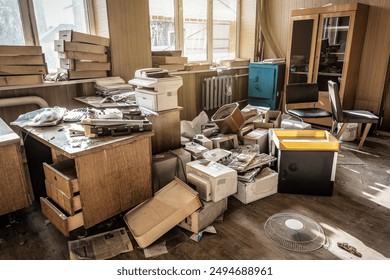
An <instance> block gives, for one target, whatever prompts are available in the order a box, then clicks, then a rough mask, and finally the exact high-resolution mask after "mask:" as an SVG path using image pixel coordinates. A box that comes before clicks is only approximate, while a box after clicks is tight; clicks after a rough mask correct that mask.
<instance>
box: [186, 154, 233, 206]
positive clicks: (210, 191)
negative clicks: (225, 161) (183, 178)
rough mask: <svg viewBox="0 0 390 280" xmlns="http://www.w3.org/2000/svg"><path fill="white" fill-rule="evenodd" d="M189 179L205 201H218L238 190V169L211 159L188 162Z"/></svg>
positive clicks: (187, 173)
mask: <svg viewBox="0 0 390 280" xmlns="http://www.w3.org/2000/svg"><path fill="white" fill-rule="evenodd" d="M186 175H187V181H188V183H190V184H191V185H193V186H195V188H196V191H197V192H198V193H199V197H200V198H201V199H203V200H204V201H210V200H211V201H213V202H218V201H220V200H222V199H224V198H225V197H228V196H229V195H232V194H234V193H236V192H237V171H236V170H234V169H231V168H229V167H227V166H225V165H222V164H219V163H217V162H213V161H209V160H205V159H203V160H196V161H190V162H188V163H187V164H186Z"/></svg>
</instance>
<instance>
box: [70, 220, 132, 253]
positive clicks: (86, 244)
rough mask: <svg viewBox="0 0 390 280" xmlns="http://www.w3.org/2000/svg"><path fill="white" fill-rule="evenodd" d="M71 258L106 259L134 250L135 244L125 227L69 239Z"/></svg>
mask: <svg viewBox="0 0 390 280" xmlns="http://www.w3.org/2000/svg"><path fill="white" fill-rule="evenodd" d="M68 247H69V257H70V259H71V260H105V259H109V258H112V257H115V256H117V255H119V254H121V253H126V252H130V251H133V245H132V244H131V241H130V239H129V236H128V234H127V232H126V229H125V228H124V227H122V228H119V229H116V230H112V231H109V232H104V233H100V234H96V235H93V236H89V237H85V238H82V239H79V240H74V241H69V242H68Z"/></svg>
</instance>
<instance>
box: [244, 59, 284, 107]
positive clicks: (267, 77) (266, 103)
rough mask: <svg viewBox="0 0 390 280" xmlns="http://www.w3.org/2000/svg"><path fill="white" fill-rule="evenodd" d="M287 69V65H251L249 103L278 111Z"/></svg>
mask: <svg viewBox="0 0 390 280" xmlns="http://www.w3.org/2000/svg"><path fill="white" fill-rule="evenodd" d="M285 69H286V65H285V64H263V63H259V62H257V63H249V81H248V103H249V104H250V105H256V106H263V107H270V109H272V110H275V109H278V108H279V100H280V92H281V91H282V90H283V85H284V73H285Z"/></svg>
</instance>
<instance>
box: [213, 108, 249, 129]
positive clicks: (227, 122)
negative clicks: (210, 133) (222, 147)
mask: <svg viewBox="0 0 390 280" xmlns="http://www.w3.org/2000/svg"><path fill="white" fill-rule="evenodd" d="M211 120H212V121H213V122H215V123H216V125H218V127H219V130H220V131H221V132H222V133H237V132H238V131H239V130H240V129H241V128H242V127H243V126H244V124H245V119H244V116H243V114H242V113H241V110H240V108H239V105H238V103H231V104H226V105H223V106H222V107H220V108H219V109H218V110H217V112H215V114H214V115H213V116H212V117H211Z"/></svg>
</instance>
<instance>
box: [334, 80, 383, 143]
mask: <svg viewBox="0 0 390 280" xmlns="http://www.w3.org/2000/svg"><path fill="white" fill-rule="evenodd" d="M328 87H329V99H330V105H331V109H332V120H333V125H332V132H333V130H334V128H335V127H336V126H337V124H338V123H342V124H343V125H342V127H341V129H340V130H339V132H338V133H337V135H336V138H337V139H339V138H340V137H341V135H342V134H343V133H344V131H345V129H346V128H347V125H348V124H349V123H357V124H358V125H359V126H358V127H359V129H358V133H357V137H358V140H359V138H360V142H359V145H358V148H359V149H361V148H362V147H363V144H364V141H365V140H366V138H367V134H368V132H369V130H370V128H371V125H372V124H373V123H377V122H378V120H379V118H378V117H377V116H375V115H374V114H373V113H371V112H369V111H364V110H343V109H342V108H341V101H340V96H339V88H338V85H337V83H335V82H333V81H328ZM363 123H365V124H366V126H365V128H364V131H363V135H362V136H361V137H360V133H361V126H362V124H363Z"/></svg>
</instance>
